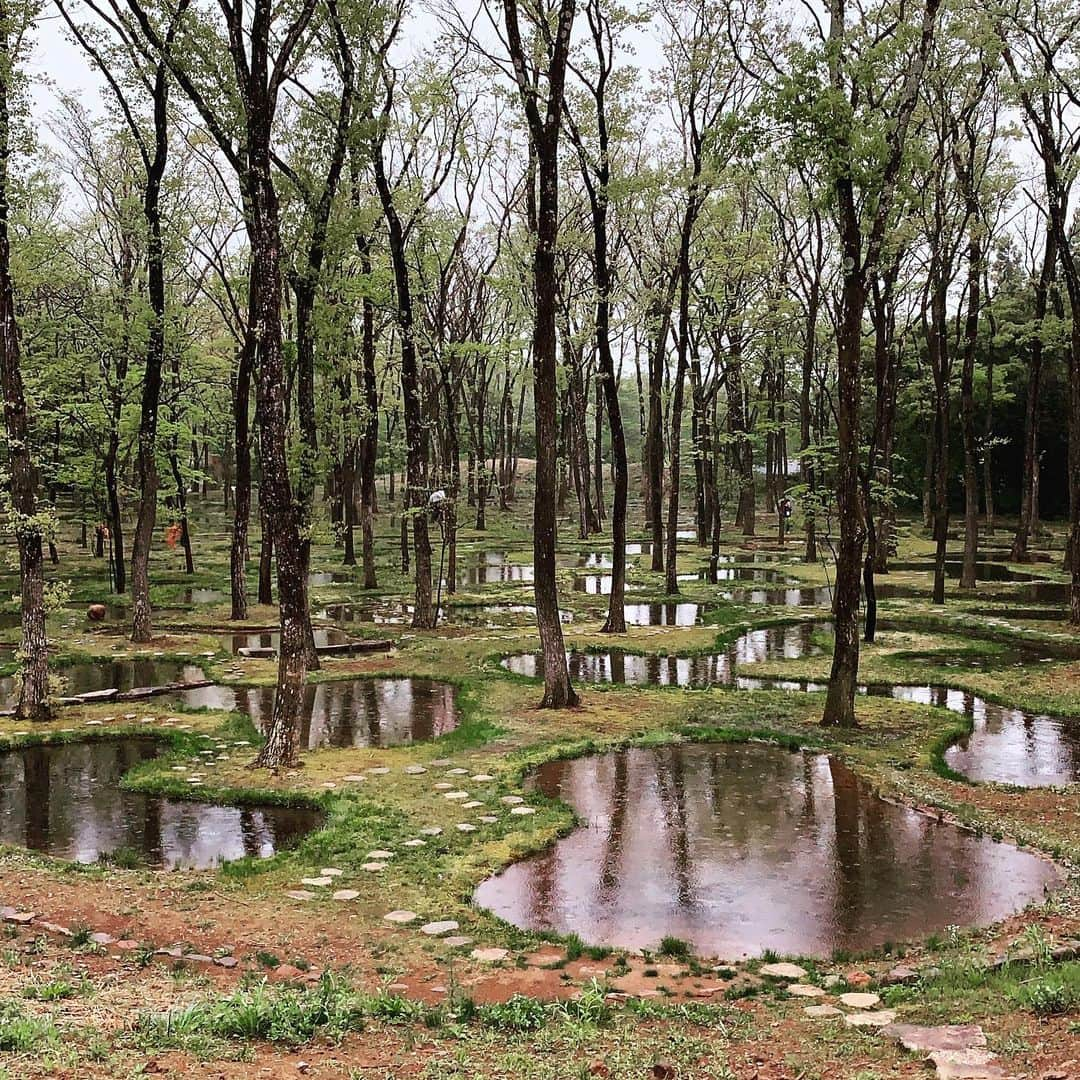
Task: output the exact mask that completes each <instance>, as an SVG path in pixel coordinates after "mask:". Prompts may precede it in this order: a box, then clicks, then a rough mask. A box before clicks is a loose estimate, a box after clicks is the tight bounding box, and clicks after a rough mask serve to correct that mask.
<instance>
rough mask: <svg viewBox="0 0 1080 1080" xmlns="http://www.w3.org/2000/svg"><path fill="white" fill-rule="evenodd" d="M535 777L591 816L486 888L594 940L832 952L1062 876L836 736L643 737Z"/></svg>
mask: <svg viewBox="0 0 1080 1080" xmlns="http://www.w3.org/2000/svg"><path fill="white" fill-rule="evenodd" d="M535 785H536V788H537V789H538V790H540V791H541V792H543V793H544V794H545V795H547V796H549V797H552V798H561V799H564V800H565V801H566V802H568V803H569V804H570V805H571V806H572V807H573V809H574V810H575V811H576V813H577V815H578V816H579V818H581V819H582V821H583V824H582V825H580V826H579V827H578V828H577V829H575V830H574V831H573V832H572V833H571V834H570V835H569V836H567V837H564V838H563V839H561V840H559V841H557V842H556V843H555V844H554V845H553V846H552V847H550V848H549V849H548V850H547V851H545V852H544V853H542V854H540V855H538V856H535V857H532V858H529V859H526V860H524V861H522V862H518V863H516V864H514V865H512V866H511V867H509V868H508V869H507V870H505V871H504V872H503V873H501V874H499V875H497V876H495V877H492V878H489V879H488V880H487V881H485V882H483V883H482V884H481V885H480V886H479V888H478V889H477V890H476V893H475V897H474V899H475V901H476V903H477V904H479V905H480V906H481V907H484V908H487V909H489V910H491V911H493V912H494V913H495V914H496V915H498V916H499V917H500V918H502V919H505V920H507V921H508V922H511V923H513V924H514V925H516V926H521V927H526V928H528V929H530V930H543V931H556V932H558V933H560V934H569V933H575V934H578V935H579V936H580V937H581V938H582V939H583V940H584V941H586V942H588V943H590V944H596V945H608V946H613V947H619V948H649V949H655V948H656V947H657V945H658V944H659V943H660V940H661V939H662V938H663V937H665V936H672V937H677V938H680V939H682V940H683V941H687V942H689V943H690V944H691V946H692V947H693V948H694V951H695V952H697V953H698V954H700V955H706V956H716V957H721V958H723V959H726V960H736V959H740V958H742V957H745V956H754V955H760V954H761V953H762V952H763V951H764V950H766V949H772V950H775V951H777V952H779V953H788V954H794V955H806V956H818V957H828V956H830V955H831V954H832V953H833V951H834V950H837V949H848V950H860V951H861V950H865V949H869V948H873V947H875V946H880V945H883V944H885V943H886V942H897V941H904V940H907V939H912V938H925V937H927V936H928V935H930V934H933V933H940V932H941V931H943V930H944V929H945V928H946V927H948V926H951V925H959V926H981V925H986V924H989V923H993V922H996V921H998V920H1000V919H1002V918H1004V917H1006V916H1008V915H1010V914H1012V913H1013V912H1015V911H1017V910H1019V909H1021V908H1023V907H1024V906H1025V905H1027V904H1029V903H1031V902H1039V901H1041V900H1042V899H1043V897H1044V895H1045V893H1046V892H1047V891H1049V890H1052V889H1054V888H1055V887H1057V886H1058V885H1059V884H1060V881H1061V877H1060V875H1059V873H1058V871H1057V870H1056V868H1055V867H1054V866H1053V865H1052V864H1051V863H1049V862H1047V861H1045V860H1043V859H1041V858H1039V857H1038V856H1036V855H1034V854H1032V853H1029V852H1025V851H1019V850H1017V849H1016V848H1014V847H1011V846H1009V845H1006V844H1002V843H995V842H994V841H992V840H991V839H989V838H988V837H977V836H975V835H974V834H973V833H968V832H965V831H963V830H961V829H959V828H956V827H955V826H952V825H947V824H941V823H939V822H937V821H936V820H935V819H933V818H930V817H927V816H924V815H921V814H918V813H916V812H915V811H913V810H910V809H907V808H905V807H900V806H896V805H893V804H891V803H888V802H885V801H884V800H882V799H880V798H878V797H877V796H875V795H874V794H873V793H872V792H871V791H870V790H869V788H868V787H867V786H866V785H865V784H864V783H863V782H862V781H860V780H859V779H858V777H857V776H856V775H855V774H854V773H852V772H851V770H850V769H848V768H847V767H846V766H844V765H843V764H842V763H841V762H840V761H838V760H837V759H835V758H831V757H829V756H827V755H824V754H804V753H791V752H789V751H786V750H782V749H779V748H776V747H771V746H762V745H752V744H705V745H693V746H675V747H665V748H660V749H651V750H646V749H632V750H623V751H619V752H616V753H611V754H603V755H594V756H590V757H584V758H579V759H577V760H574V761H557V762H551V763H549V764H547V765H544V766H542V767H541V768H540V770H539V771H538V772H537V774H536V776H535Z"/></svg>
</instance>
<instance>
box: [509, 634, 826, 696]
mask: <svg viewBox="0 0 1080 1080" xmlns="http://www.w3.org/2000/svg"><path fill="white" fill-rule="evenodd" d="M822 626H824V627H825V628H826V629H828V628H829V627H828V624H815V623H801V624H799V625H795V626H772V627H768V628H765V629H761V630H751V631H749V632H748V633H746V634H743V635H741V636H740V637H739V638H737V639H736V640H735V641H734V642H732V644H731V645H730V646H728V648H727V649H726V650H725V651H724V652H722V653H707V654H701V655H697V656H660V655H658V654H656V653H647V654H645V655H638V654H634V653H625V652H576V651H571V652H569V653H567V663H568V665H569V668H570V677H571V678H572V679H574V680H575V681H576V682H606V683H633V684H638V685H648V686H710V685H721V686H723V685H730V684H731V682H732V680H733V678H734V673H735V668H736V667H737V666H738V665H740V664H754V663H760V662H762V661H765V660H783V659H788V660H793V659H798V658H799V657H802V656H812V655H814V654H815V653H817V652H820V650H819V649H817V648H816V647H815V646H814V644H813V640H812V639H813V634H814V632H815V630H817V629H819V628H821V627H822ZM503 666H504V667H505V668H507V670H509V671H512V672H513V673H514V674H515V675H526V676H529V677H531V678H535V677H537V676H539V675H542V674H543V658H542V657H541V655H540V654H539V653H525V654H522V655H520V656H511V657H507V658H506V659H505V660H504V661H503Z"/></svg>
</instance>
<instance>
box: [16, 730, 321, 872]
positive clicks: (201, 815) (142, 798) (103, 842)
mask: <svg viewBox="0 0 1080 1080" xmlns="http://www.w3.org/2000/svg"><path fill="white" fill-rule="evenodd" d="M159 749H160V744H158V743H156V742H154V741H153V740H151V739H119V740H113V739H96V740H93V741H90V742H81V743H68V744H66V745H61V746H34V747H27V748H23V749H19V750H9V751H7V752H5V753H3V754H0V842H2V843H5V844H12V845H18V846H20V847H26V848H30V849H32V850H34V851H41V852H45V853H47V854H49V855H53V856H55V857H57V858H60V859H69V860H72V861H74V862H82V863H89V862H96V861H97V860H98V859H99V858H100V857H101V856H102V855H109V854H113V853H115V852H118V851H121V850H123V851H125V852H135V853H137V854H139V855H140V856H141V857H142V858H143V859H144V860H145V861H146V862H147V863H149V864H150V865H152V866H158V867H164V868H166V869H178V868H190V869H202V868H205V867H211V866H216V865H218V864H219V863H221V862H224V861H226V860H230V859H238V858H241V857H243V856H254V857H256V858H265V857H267V856H270V855H273V854H274V852H276V851H279V850H281V849H282V848H283V847H287V846H289V845H290V844H293V843H295V842H296V841H297V840H299V839H300V838H301V837H302V836H304V835H305V834H306V833H309V832H311V831H312V830H313V829H316V828H318V827H319V825H320V824H321V823H322V815H321V814H320V813H319V812H318V811H317V810H313V809H301V808H289V807H277V806H251V807H233V806H220V805H214V804H210V803H199V802H189V801H187V800H181V799H166V798H160V797H156V796H148V795H138V794H134V793H132V792H128V791H122V790H121V789H120V778H121V777H122V776H123V775H124V773H126V772H127V771H128V770H129V769H131V768H132V767H134V766H135V765H138V764H139V763H140V762H142V761H146V760H148V759H150V758H152V757H155V756H156V755H157V753H158V751H159Z"/></svg>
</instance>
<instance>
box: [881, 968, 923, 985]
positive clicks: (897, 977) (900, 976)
mask: <svg viewBox="0 0 1080 1080" xmlns="http://www.w3.org/2000/svg"><path fill="white" fill-rule="evenodd" d="M918 979H919V973H918V972H917V971H916V970H915V969H914V968H909V967H906V966H905V965H904V964H900V965H898V966H897V967H894V968H893V969H892V971H890V972H889V973H888V974H887V975H886V976H885V978H884V979H882V982H883V983H884V984H885V985H886V986H906V985H907V984H908V983H913V982H917V981H918Z"/></svg>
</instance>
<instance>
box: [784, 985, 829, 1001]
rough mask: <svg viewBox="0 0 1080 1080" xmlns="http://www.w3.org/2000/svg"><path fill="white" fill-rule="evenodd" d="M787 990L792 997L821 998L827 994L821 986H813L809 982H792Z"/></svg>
mask: <svg viewBox="0 0 1080 1080" xmlns="http://www.w3.org/2000/svg"><path fill="white" fill-rule="evenodd" d="M787 992H788V993H789V994H791V995H792V997H804V998H819V997H824V996H825V991H824V990H822V989H821V987H820V986H811V985H810V984H809V983H792V984H791V985H790V986H789V987H788V988H787Z"/></svg>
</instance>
